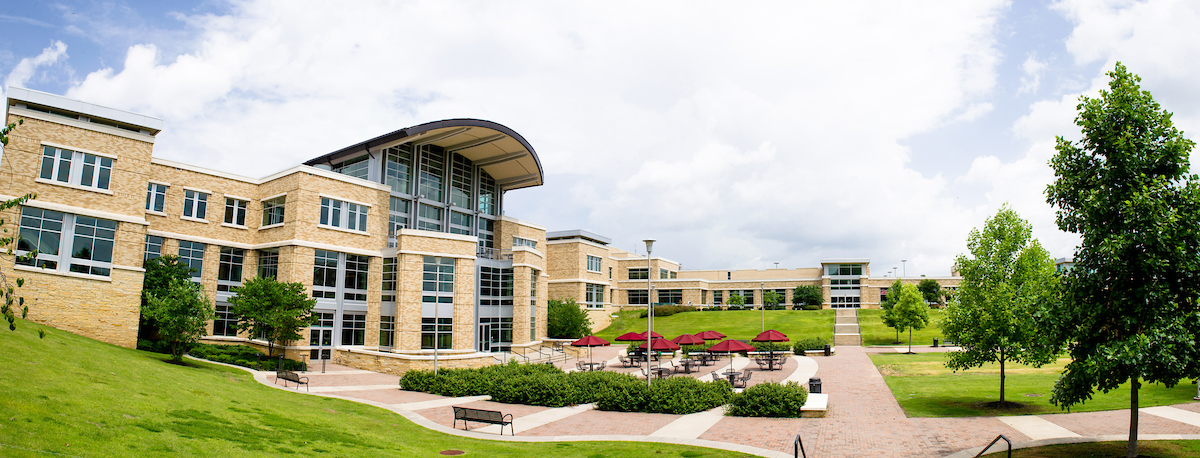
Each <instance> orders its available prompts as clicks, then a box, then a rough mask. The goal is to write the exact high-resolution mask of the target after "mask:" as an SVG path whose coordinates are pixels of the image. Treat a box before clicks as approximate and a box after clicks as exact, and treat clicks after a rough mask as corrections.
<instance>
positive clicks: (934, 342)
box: [933, 337, 938, 348]
mask: <svg viewBox="0 0 1200 458" xmlns="http://www.w3.org/2000/svg"><path fill="white" fill-rule="evenodd" d="M937 347H938V338H937V337H934V338H933V348H937Z"/></svg>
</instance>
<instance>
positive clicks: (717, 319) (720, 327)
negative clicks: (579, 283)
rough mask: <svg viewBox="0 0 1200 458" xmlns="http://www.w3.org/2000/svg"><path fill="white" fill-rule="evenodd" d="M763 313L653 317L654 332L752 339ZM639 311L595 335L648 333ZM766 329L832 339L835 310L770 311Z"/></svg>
mask: <svg viewBox="0 0 1200 458" xmlns="http://www.w3.org/2000/svg"><path fill="white" fill-rule="evenodd" d="M762 313H763V312H761V311H757V310H733V311H720V312H684V313H677V314H674V315H671V316H667V317H655V318H654V331H655V332H657V333H659V334H662V335H663V337H666V338H668V339H674V338H675V337H677V336H679V335H680V334H683V333H688V334H695V333H697V332H701V331H708V330H713V331H718V332H720V333H722V334H725V335H726V336H729V338H731V339H740V340H750V339H753V338H754V336H757V335H758V334H759V333H760V332H762V319H763V318H762V317H763V315H762ZM639 315H641V312H640V311H626V312H620V314H619V316H618V317H616V318H613V322H612V324H611V325H609V326H608V327H607V328H604V329H602V330H600V331H599V332H597V333H596V336H597V337H600V338H602V339H604V340H607V341H609V342H613V343H617V342H616V341H614V340H613V339H615V338H617V336H620V335H621V334H624V333H627V332H630V331H633V332H646V319H645V318H639V317H638V316H639ZM766 323H767V329H774V330H776V331H779V332H782V333H784V334H786V335H787V336H788V337H789V338H790V339H791V340H792V341H793V342H795V341H796V339H807V338H812V337H821V338H824V339H828V340H832V339H833V310H767V311H766Z"/></svg>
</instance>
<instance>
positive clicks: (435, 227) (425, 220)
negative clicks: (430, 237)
mask: <svg viewBox="0 0 1200 458" xmlns="http://www.w3.org/2000/svg"><path fill="white" fill-rule="evenodd" d="M417 229H421V230H426V231H438V232H441V231H442V209H441V208H438V207H434V206H432V205H427V204H420V205H418V206H417Z"/></svg>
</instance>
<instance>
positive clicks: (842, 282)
mask: <svg viewBox="0 0 1200 458" xmlns="http://www.w3.org/2000/svg"><path fill="white" fill-rule="evenodd" d="M860 282H861V280H859V279H857V278H854V279H833V280H829V284H830V285H831V286H830V287H829V288H830V289H833V290H856V289H859V288H861V283H860Z"/></svg>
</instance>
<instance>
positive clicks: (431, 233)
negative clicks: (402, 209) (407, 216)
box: [396, 228, 479, 243]
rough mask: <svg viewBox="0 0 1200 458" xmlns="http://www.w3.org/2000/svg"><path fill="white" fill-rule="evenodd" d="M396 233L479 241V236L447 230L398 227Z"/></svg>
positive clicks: (399, 234)
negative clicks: (398, 230) (398, 229)
mask: <svg viewBox="0 0 1200 458" xmlns="http://www.w3.org/2000/svg"><path fill="white" fill-rule="evenodd" d="M396 235H398V236H411V237H428V238H431V239H446V240H458V241H462V242H471V243H479V236H476V235H464V234H451V233H449V232H438V231H427V230H424V229H412V228H400V232H398V233H396ZM397 239H399V237H397Z"/></svg>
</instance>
